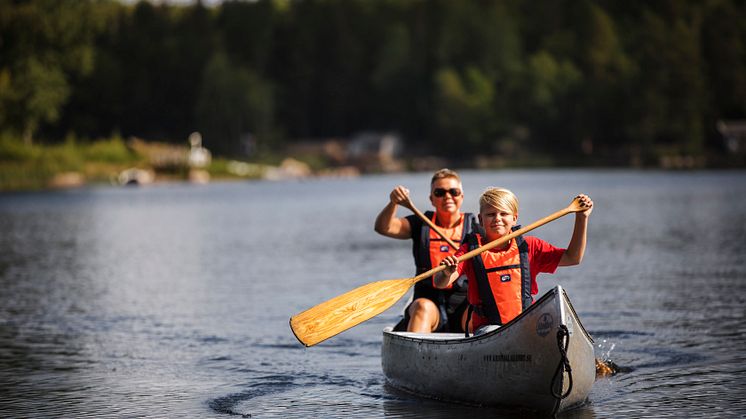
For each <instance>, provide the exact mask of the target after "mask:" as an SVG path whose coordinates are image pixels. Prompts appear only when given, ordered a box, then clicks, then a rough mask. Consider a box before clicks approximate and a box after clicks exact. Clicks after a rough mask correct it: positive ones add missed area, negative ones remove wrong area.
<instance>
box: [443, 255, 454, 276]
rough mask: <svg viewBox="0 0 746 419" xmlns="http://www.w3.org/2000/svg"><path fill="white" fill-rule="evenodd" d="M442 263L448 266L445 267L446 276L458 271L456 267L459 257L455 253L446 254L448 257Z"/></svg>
mask: <svg viewBox="0 0 746 419" xmlns="http://www.w3.org/2000/svg"><path fill="white" fill-rule="evenodd" d="M440 264H441V265H445V266H446V268H445V269H443V273H444V274H446V276H450V275H451V274H453V273H454V272H456V268H458V258H457V257H456V256H453V255H450V256H446V258H445V259H443V260H442V261H441V262H440Z"/></svg>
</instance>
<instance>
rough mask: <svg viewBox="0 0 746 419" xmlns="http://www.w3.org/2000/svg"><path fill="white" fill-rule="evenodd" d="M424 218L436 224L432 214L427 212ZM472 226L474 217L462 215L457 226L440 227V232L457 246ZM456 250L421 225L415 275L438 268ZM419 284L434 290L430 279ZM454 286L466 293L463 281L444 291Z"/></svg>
mask: <svg viewBox="0 0 746 419" xmlns="http://www.w3.org/2000/svg"><path fill="white" fill-rule="evenodd" d="M425 216H426V217H428V218H430V219H431V220H432V222H433V224H436V223H435V221H436V218H435V213H434V212H432V211H428V212H426V213H425ZM474 224H475V217H474V215H473V214H471V213H464V214H461V220H460V222H459V224H458V225H456V226H454V227H453V228H444V227H440V231H442V232H443V234H445V235H446V237H448V238H449V239H451V241H453V242H454V243H456V245H457V246H459V245H460V244H461V242H462V241H463V239H464V237H465V236H466V235H467V234H468V233H471V231H472V228H473V227H474ZM456 250H457V249H454V248H452V247H451V246H450V245H449V244H448V242H446V241H445V240H443V238H442V237H440V236H439V235H438V233H436V232H435V231H434V230H433V229H431V228H430V226H428V225H427V224H423V225H422V231H421V232H420V249H419V256H420V257H419V259H420V260H417V261H416V264H417V273H422V272H425V271H429V270H430V269H432V268H433V267H434V266H438V265H439V264H440V262H441V261H442V260H443V259H445V258H446V256H449V255H452V254H454V253H456ZM421 283H425V284H426V285H427V286H428V287H429V288H435V283H434V282H433V280H432V279H431V280H430V281H420V282H418V285H419V284H421ZM454 286H455V288H456V289H460V288H463V291H466V283H465V282H464V281H460V282H459V281H456V282H454V283H453V284H451V285H450V286H449V287H448V288H446V289H452V288H454Z"/></svg>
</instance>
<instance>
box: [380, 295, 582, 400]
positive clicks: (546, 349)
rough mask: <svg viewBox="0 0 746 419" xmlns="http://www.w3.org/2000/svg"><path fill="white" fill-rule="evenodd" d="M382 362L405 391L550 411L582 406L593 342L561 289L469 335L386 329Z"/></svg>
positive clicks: (391, 380)
mask: <svg viewBox="0 0 746 419" xmlns="http://www.w3.org/2000/svg"><path fill="white" fill-rule="evenodd" d="M563 353H564V354H565V356H563ZM381 363H382V366H383V372H384V375H385V376H386V380H387V382H388V383H389V384H390V385H391V386H393V387H395V388H398V389H400V390H404V391H406V392H410V393H414V394H417V395H420V396H424V397H428V398H434V399H439V400H444V401H449V402H461V403H467V404H475V405H485V406H507V407H517V408H522V409H524V408H525V409H528V410H532V411H536V412H538V413H548V414H556V413H558V412H561V411H564V410H568V409H571V408H573V407H577V406H579V405H582V404H583V403H584V402H585V401H586V400H587V398H588V394H589V393H590V391H591V387H592V385H593V382H594V381H595V378H596V369H595V356H594V352H593V338H592V337H591V336H590V334H589V333H588V332H587V331H586V330H585V328H583V325H582V324H581V323H580V319H579V318H578V315H577V313H576V312H575V310H574V309H573V307H572V304H571V303H570V299H569V298H568V296H567V293H566V292H565V291H564V290H563V289H562V287H560V286H556V287H555V288H553V289H552V290H550V291H549V292H547V293H546V294H544V295H543V296H542V297H541V298H540V299H539V300H537V301H536V302H535V303H534V304H532V305H531V307H530V308H528V309H527V310H526V311H524V312H523V313H521V315H519V316H518V317H516V318H515V319H513V320H512V321H511V322H509V323H508V324H506V325H505V326H502V327H498V326H486V327H483V328H480V330H477V331H476V332H475V333H474V335H471V336H469V337H465V336H464V334H462V333H430V334H422V333H412V332H394V331H393V329H392V328H391V327H387V328H386V329H384V331H383V344H382V346H381Z"/></svg>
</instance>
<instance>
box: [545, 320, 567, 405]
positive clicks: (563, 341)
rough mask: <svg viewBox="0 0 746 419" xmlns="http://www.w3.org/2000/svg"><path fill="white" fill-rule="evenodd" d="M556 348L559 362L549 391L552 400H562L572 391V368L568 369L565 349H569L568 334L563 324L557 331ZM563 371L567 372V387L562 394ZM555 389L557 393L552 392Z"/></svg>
mask: <svg viewBox="0 0 746 419" xmlns="http://www.w3.org/2000/svg"><path fill="white" fill-rule="evenodd" d="M557 347H558V348H559V351H560V355H561V356H560V362H559V364H558V365H557V370H556V371H555V372H554V377H553V378H552V383H551V384H550V387H549V390H550V391H551V392H552V396H554V398H556V399H559V400H562V399H564V398H565V397H567V396H569V395H570V392H571V391H572V368H571V367H570V360H569V359H567V348H569V347H570V332H569V331H568V330H567V326H565V325H564V324H561V325H560V326H559V329H558V330H557ZM565 371H567V379H568V381H569V385H568V386H567V391H566V392H564V393H562V375H563V373H564V372H565ZM558 380H559V382H558ZM555 387H558V388H559V392H556V391H554V388H555Z"/></svg>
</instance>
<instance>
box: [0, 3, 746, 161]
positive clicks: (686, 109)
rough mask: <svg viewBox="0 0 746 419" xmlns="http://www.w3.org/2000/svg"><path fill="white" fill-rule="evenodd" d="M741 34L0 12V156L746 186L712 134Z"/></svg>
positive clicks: (724, 27)
mask: <svg viewBox="0 0 746 419" xmlns="http://www.w3.org/2000/svg"><path fill="white" fill-rule="evenodd" d="M744 22H746V2H743V1H738V0H696V1H695V0H654V1H614V0H532V1H519V0H502V1H497V0H473V1H450V0H377V1H370V0H294V1H291V0H259V1H250V2H249V1H223V2H220V3H218V4H215V5H205V4H202V3H200V2H195V3H190V4H178V5H177V4H169V3H150V2H146V1H140V2H137V3H123V2H117V1H112V0H100V1H94V0H69V1H66V0H26V1H18V0H0V137H2V141H4V142H6V143H7V142H13V141H16V142H17V143H19V144H21V143H22V144H24V145H25V146H28V147H31V146H34V145H37V146H38V145H54V144H61V143H63V142H65V141H70V139H71V138H73V139H75V141H76V142H78V143H86V142H91V141H94V140H96V139H101V138H114V137H117V138H128V137H137V138H142V139H144V140H146V141H159V142H167V143H169V142H170V143H180V144H181V143H185V141H186V138H187V137H188V136H189V134H190V133H192V132H194V131H199V132H200V133H202V137H203V139H204V145H205V147H207V148H208V149H210V150H211V151H212V153H214V154H215V155H221V156H231V157H234V158H243V159H246V160H251V159H252V158H259V157H260V156H262V155H264V154H267V153H277V152H278V150H283V149H284V148H285V147H288V146H290V145H292V144H294V143H297V142H300V141H321V140H324V139H329V138H342V139H345V138H350V137H351V136H353V135H355V134H356V133H359V132H396V133H398V134H399V135H400V136H401V138H402V139H403V142H404V145H405V153H406V154H408V155H433V156H441V157H444V158H447V159H449V161H453V162H459V163H460V164H461V165H463V166H468V165H469V162H471V161H473V159H474V158H475V157H476V156H499V157H501V158H502V159H504V160H505V159H507V160H511V159H512V160H515V161H518V162H531V161H542V162H546V164H548V165H559V166H573V165H584V166H637V167H650V166H657V165H658V164H659V162H660V159H661V158H662V157H665V156H685V157H689V158H691V159H693V160H692V161H695V162H697V163H696V164H695V166H696V167H743V165H744V161H746V159H744V152H743V150H741V151H740V152H737V153H734V152H733V151H732V150H728V149H727V147H725V146H724V141H723V136H722V135H721V133H720V132H718V130H717V125H718V121H739V120H744V119H746V24H744ZM247 139H250V140H251V144H248V145H247V141H248V140H247ZM249 145H250V147H249ZM10 154H12V153H10ZM10 154H9V153H7V152H6V153H5V155H4V154H3V152H0V162H1V161H3V159H5V160H7V159H10V158H12V156H10ZM9 156H10V157H9Z"/></svg>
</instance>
